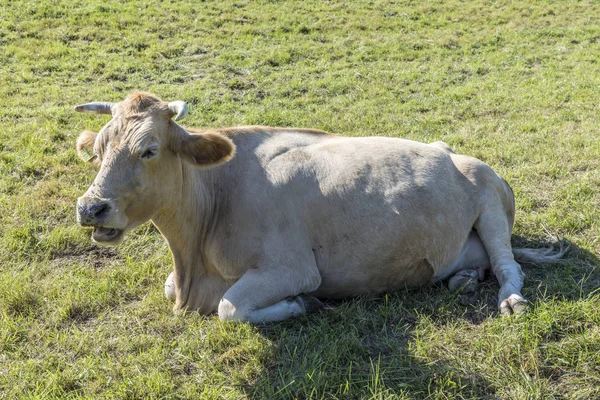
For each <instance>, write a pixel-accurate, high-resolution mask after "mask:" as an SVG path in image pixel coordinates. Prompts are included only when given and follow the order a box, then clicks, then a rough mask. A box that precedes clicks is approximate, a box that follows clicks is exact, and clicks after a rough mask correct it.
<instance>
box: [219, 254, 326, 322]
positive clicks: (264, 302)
mask: <svg viewBox="0 0 600 400" xmlns="http://www.w3.org/2000/svg"><path fill="white" fill-rule="evenodd" d="M320 284H321V276H320V274H319V272H318V270H317V268H316V265H313V266H310V267H309V268H301V267H300V268H281V269H273V268H271V269H265V270H260V269H252V270H250V271H248V272H246V273H245V274H244V275H243V276H242V277H241V278H240V280H239V281H237V282H236V283H235V284H234V285H233V286H232V287H231V288H230V289H229V290H228V291H227V292H226V293H225V295H223V298H222V299H221V301H220V303H219V309H218V312H219V318H220V319H221V320H222V321H243V322H251V323H254V324H259V323H263V322H276V321H283V320H286V319H289V318H294V317H297V316H299V315H303V314H306V313H309V312H311V311H315V310H316V309H318V308H320V307H322V304H321V302H320V301H318V300H317V299H316V298H315V297H312V296H307V295H303V294H302V293H307V292H312V291H315V290H316V289H317V288H318V287H319V285H320Z"/></svg>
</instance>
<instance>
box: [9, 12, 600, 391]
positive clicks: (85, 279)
mask: <svg viewBox="0 0 600 400" xmlns="http://www.w3.org/2000/svg"><path fill="white" fill-rule="evenodd" d="M0 15H1V16H2V17H1V21H2V22H1V23H0V99H2V106H1V107H0V398H7V399H12V398H20V397H23V398H129V399H138V398H157V399H158V398H162V399H171V398H200V397H206V398H230V399H238V398H265V399H279V398H281V399H287V398H301V399H302V398H316V399H321V398H324V399H329V398H372V399H381V398H386V399H387V398H400V399H408V398H410V399H413V398H431V399H466V398H472V399H475V398H489V399H538V398H539V399H553V398H554V399H561V398H575V399H592V398H600V293H599V292H598V291H597V290H596V289H597V288H598V287H599V286H600V271H599V270H598V267H599V266H600V261H599V260H598V254H599V251H600V233H599V222H598V217H597V216H598V208H599V206H600V172H599V169H598V160H599V159H600V140H599V138H600V135H599V133H600V108H599V104H600V95H598V90H599V88H600V63H599V60H600V25H599V24H598V21H599V20H600V6H599V5H598V4H596V3H594V2H585V1H584V2H575V1H539V2H527V3H526V2H494V3H492V2H484V1H481V0H473V1H470V2H460V1H455V0H450V1H425V2H417V1H414V2H411V1H402V2H387V1H378V0H375V1H370V2H326V1H303V2H295V1H260V2H250V1H244V0H238V1H207V2H197V1H190V2H183V1H161V2H159V1H150V2H145V3H142V2H129V3H126V4H121V3H120V2H109V3H106V2H104V1H96V0H89V1H85V2H59V1H50V0H39V1H36V2H15V1H8V0H0ZM134 90H146V91H151V92H154V93H156V94H158V95H159V96H161V97H162V98H163V99H165V100H169V101H171V100H176V99H181V100H185V101H187V102H188V103H189V104H190V115H189V116H188V118H187V119H186V120H185V123H186V124H187V125H189V126H195V127H200V126H213V127H219V126H231V125H240V124H265V125H275V126H294V127H312V128H320V129H325V130H328V131H331V132H335V133H340V134H344V135H356V136H360V135H386V136H395V137H405V138H410V139H415V140H420V141H426V142H431V141H435V140H443V141H445V142H447V143H448V144H450V145H451V146H452V147H453V148H454V149H455V150H456V151H457V152H460V153H464V154H469V155H473V156H476V157H478V158H481V159H482V160H484V161H486V162H487V163H489V164H490V165H491V166H492V167H493V168H494V169H495V170H496V171H497V172H498V173H500V174H501V175H502V176H503V177H504V178H506V179H507V181H508V182H509V183H510V184H511V186H512V187H513V189H514V191H515V194H516V197H517V206H518V211H517V223H516V228H515V233H516V236H515V240H514V244H516V245H523V244H532V245H539V244H540V243H541V242H543V241H544V240H545V239H546V238H547V237H548V233H550V234H552V235H558V236H561V237H564V238H565V239H566V240H567V241H569V242H570V243H572V245H573V250H572V251H571V252H570V256H571V257H572V258H571V259H570V260H568V261H565V262H564V263H561V264H559V265H555V266H535V265H525V266H524V270H525V272H526V274H527V279H526V281H525V287H524V291H523V292H524V294H525V295H526V297H528V298H529V299H530V300H532V305H531V307H530V313H529V314H528V315H527V316H525V317H522V318H500V317H498V315H497V312H496V304H495V302H496V300H495V299H496V293H497V290H498V285H497V283H496V282H495V280H494V279H488V280H487V281H485V282H484V283H483V285H482V287H481V294H480V300H479V302H478V303H477V304H476V305H475V306H474V307H471V306H463V305H461V304H460V302H459V299H458V297H457V296H456V295H454V294H451V293H449V292H448V290H447V289H446V288H445V287H444V286H437V287H424V288H416V289H407V290H403V291H399V292H396V293H391V294H388V295H381V296H375V297H362V298H358V299H351V300H347V301H343V302H332V303H330V305H331V307H332V309H331V310H328V311H326V312H322V313H319V314H317V315H311V316H309V317H306V318H300V319H298V320H294V321H289V322H285V323H280V324H272V325H267V326H249V325H227V324H222V323H220V322H219V321H218V319H217V318H216V317H214V316H210V317H203V316H199V315H197V314H191V315H185V316H174V315H172V313H171V306H172V305H171V304H170V303H169V302H168V301H167V300H166V299H165V298H164V296H163V294H162V288H163V283H164V280H165V279H166V277H167V275H168V274H169V272H170V270H171V269H172V267H171V259H170V255H169V252H168V248H167V246H166V245H165V244H164V242H163V240H162V239H161V237H160V235H159V234H158V232H157V231H156V230H155V229H154V228H153V227H152V226H150V225H149V224H147V225H144V226H143V227H141V228H139V229H137V230H136V231H135V232H133V233H132V234H130V235H129V236H128V238H126V240H125V242H124V243H123V244H122V245H121V246H120V247H118V248H116V249H105V248H99V247H96V246H95V245H93V244H92V243H91V241H90V239H89V232H88V231H86V230H84V229H81V228H79V227H77V226H76V223H75V218H74V216H75V207H74V206H75V201H76V198H77V197H78V196H80V195H81V194H82V193H83V192H84V191H85V189H86V188H87V186H88V185H89V184H90V183H91V181H92V179H93V176H94V173H95V171H94V169H93V168H91V167H89V166H87V165H84V164H83V163H82V162H80V161H79V160H78V158H77V156H76V153H75V150H74V144H75V139H76V137H77V135H78V134H79V133H80V132H81V131H82V130H84V129H91V130H97V129H99V128H100V127H102V125H103V124H105V123H106V122H107V117H99V116H93V115H91V116H90V115H83V114H77V113H75V112H74V111H73V109H72V106H73V105H75V104H79V103H83V102H88V101H94V100H101V101H119V100H121V99H123V98H124V97H125V96H126V94H128V93H129V92H131V91H134Z"/></svg>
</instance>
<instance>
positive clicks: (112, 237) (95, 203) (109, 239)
mask: <svg viewBox="0 0 600 400" xmlns="http://www.w3.org/2000/svg"><path fill="white" fill-rule="evenodd" d="M115 217H116V218H115ZM119 219H120V218H118V210H117V206H116V203H115V202H114V201H113V200H110V199H101V198H95V197H86V196H83V197H80V198H79V199H78V200H77V222H78V223H79V225H81V226H89V227H93V228H94V230H93V232H92V239H93V240H94V241H95V242H97V243H102V244H107V245H116V244H118V243H119V242H120V241H121V239H122V238H123V233H124V232H125V229H124V227H121V225H122V224H121V223H117V221H116V220H119Z"/></svg>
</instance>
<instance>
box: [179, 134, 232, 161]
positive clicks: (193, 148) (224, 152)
mask: <svg viewBox="0 0 600 400" xmlns="http://www.w3.org/2000/svg"><path fill="white" fill-rule="evenodd" d="M177 151H178V153H179V154H180V155H181V156H182V157H183V158H184V159H185V160H186V161H188V162H190V163H192V164H196V165H199V166H204V167H208V166H211V165H217V164H221V163H224V162H226V161H229V160H230V159H231V157H233V155H234V154H235V145H234V144H233V142H232V141H231V140H230V139H229V138H226V137H225V136H223V135H219V134H218V133H202V134H191V135H188V136H186V137H185V138H183V140H181V142H180V143H179V149H177Z"/></svg>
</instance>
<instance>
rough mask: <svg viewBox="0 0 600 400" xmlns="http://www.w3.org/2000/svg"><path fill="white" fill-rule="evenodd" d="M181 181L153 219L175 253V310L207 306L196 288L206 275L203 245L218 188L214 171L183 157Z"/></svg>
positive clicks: (208, 233) (209, 226)
mask: <svg viewBox="0 0 600 400" xmlns="http://www.w3.org/2000/svg"><path fill="white" fill-rule="evenodd" d="M180 178H181V185H179V182H177V186H179V187H178V188H177V189H176V190H175V191H174V193H173V197H172V199H170V201H169V202H168V203H169V204H168V205H167V206H166V207H165V208H164V209H163V210H162V211H161V212H160V213H158V214H157V215H156V216H155V217H154V218H153V220H152V222H153V223H154V225H156V227H157V228H158V229H159V230H160V232H161V233H162V234H163V236H164V237H165V238H166V240H167V242H168V244H169V248H170V249H171V253H172V254H173V263H174V272H175V282H176V301H175V307H174V309H175V310H181V309H185V308H188V309H192V310H195V309H199V308H203V307H205V305H203V304H196V303H200V302H202V299H200V298H198V297H197V295H196V293H195V290H194V288H195V287H196V286H197V285H199V282H200V281H201V280H202V279H203V278H204V277H205V275H206V269H205V267H204V261H203V258H204V256H205V255H204V252H203V248H204V245H205V242H206V239H207V238H208V236H209V235H210V231H211V229H212V226H213V222H214V216H213V213H214V209H215V199H214V195H215V191H214V190H213V182H214V180H213V178H212V173H211V171H210V170H208V169H202V168H197V167H194V166H192V165H189V164H188V163H186V162H183V161H181V176H180Z"/></svg>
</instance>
